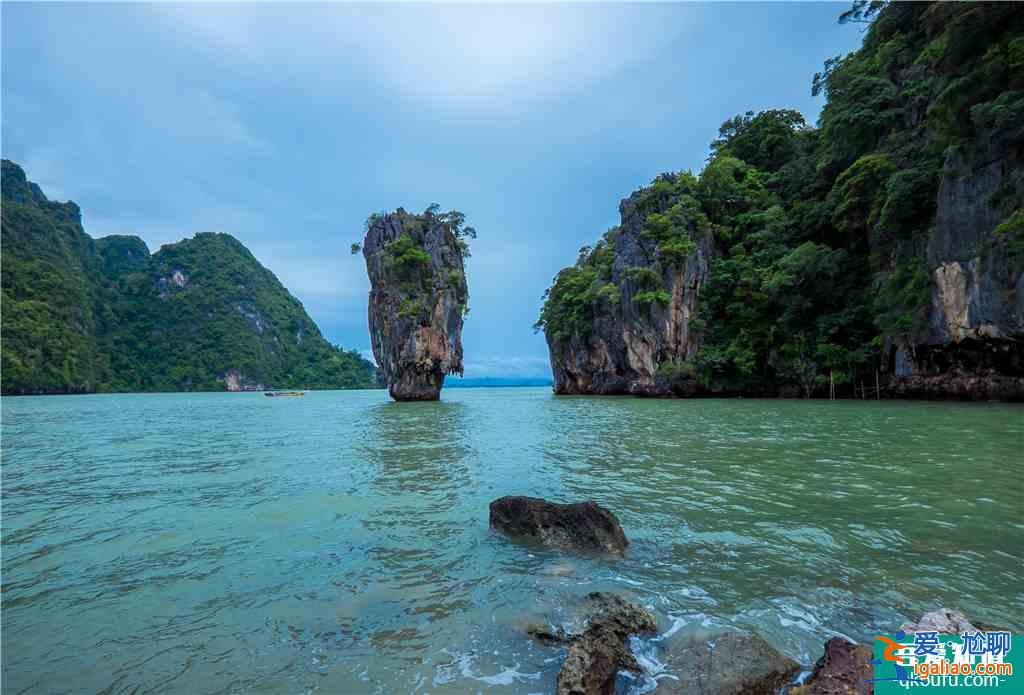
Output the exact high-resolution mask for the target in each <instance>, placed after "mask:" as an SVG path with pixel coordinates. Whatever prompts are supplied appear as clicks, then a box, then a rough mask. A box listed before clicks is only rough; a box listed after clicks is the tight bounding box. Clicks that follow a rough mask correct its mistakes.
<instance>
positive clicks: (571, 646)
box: [490, 496, 976, 695]
mask: <svg viewBox="0 0 1024 695" xmlns="http://www.w3.org/2000/svg"><path fill="white" fill-rule="evenodd" d="M490 525H491V528H493V529H495V530H496V531H499V532H501V533H503V534H505V535H507V536H509V537H511V538H513V539H516V540H519V541H523V542H526V543H531V544H536V545H540V546H542V547H545V548H550V549H554V550H560V551H574V552H581V553H608V554H611V555H612V556H615V555H621V554H622V553H623V552H625V550H626V547H627V546H628V544H629V541H628V539H627V538H626V534H625V532H624V531H623V530H622V526H621V524H620V523H619V520H618V519H617V518H616V517H615V515H614V514H613V513H612V512H611V511H609V510H608V509H605V508H604V507H602V506H601V505H599V504H597V503H596V502H592V501H586V502H577V503H574V504H557V503H554V502H549V501H547V500H544V499H540V498H536V497H515V496H513V497H502V498H500V499H497V500H495V501H493V502H492V503H491V505H490ZM581 614H582V617H583V621H582V622H583V625H584V627H583V628H582V629H581V630H579V631H577V632H568V631H567V630H566V629H565V628H564V627H560V626H557V625H552V624H549V623H531V624H529V625H527V626H526V634H527V635H529V636H530V637H532V638H533V639H535V640H537V641H538V642H539V643H541V644H543V645H545V646H549V647H555V648H561V649H564V650H565V659H564V661H563V662H562V666H561V668H560V670H559V672H558V676H557V679H556V682H555V695H612V694H613V693H614V692H615V691H616V679H617V678H618V675H619V674H620V673H626V674H633V675H634V676H635V677H636V676H639V675H641V674H642V673H643V669H642V667H641V665H640V663H639V662H638V661H637V657H636V655H635V654H634V653H633V651H632V649H631V648H630V638H632V637H633V636H653V635H655V634H656V633H657V631H658V622H657V619H656V618H655V616H654V614H653V613H652V612H651V611H650V610H648V609H647V608H645V607H644V606H641V605H638V604H636V603H633V602H631V601H628V600H626V599H625V598H623V597H621V596H618V595H616V594H611V593H607V592H592V593H590V594H588V595H587V596H586V597H585V598H584V599H583V603H582V606H581ZM900 629H901V630H904V631H906V632H913V631H916V630H936V631H938V632H941V633H949V634H956V633H960V632H963V631H964V630H969V631H971V630H975V629H976V628H975V627H974V625H972V624H971V622H970V621H969V620H968V619H967V618H966V617H965V616H964V615H963V614H962V613H959V612H957V611H951V610H946V609H939V610H936V611H932V612H930V613H926V614H925V615H924V616H923V617H922V618H921V619H920V620H919V621H918V622H916V623H906V624H904V625H903V626H901V628H900ZM658 650H659V654H658V659H659V661H661V663H662V664H664V666H665V669H666V673H665V675H664V676H662V677H659V679H658V681H657V686H656V687H655V689H654V691H653V692H654V693H655V694H656V695H677V694H678V695H682V694H683V693H700V694H701V695H741V694H742V695H774V694H775V693H780V692H785V693H788V694H789V695H871V694H872V693H874V686H873V684H872V683H871V682H870V679H871V677H872V673H873V667H872V664H871V660H872V658H873V655H872V649H871V647H870V646H869V645H865V644H856V643H853V642H850V641H849V640H847V639H844V638H843V637H833V638H831V639H829V640H828V641H826V642H825V645H824V653H823V654H822V656H821V658H820V659H818V661H817V662H816V663H815V665H814V667H813V669H812V670H811V672H810V673H809V674H806V673H805V674H804V675H805V677H803V678H801V679H799V680H798V679H797V675H798V674H799V673H800V665H799V664H798V663H797V662H796V661H794V660H793V659H790V658H789V657H787V656H785V655H783V654H781V653H779V651H778V650H776V649H775V648H774V647H772V646H771V645H770V644H769V643H768V642H766V641H765V640H764V639H762V638H761V637H759V636H758V635H755V634H748V633H742V632H735V631H723V632H719V633H716V634H711V635H702V636H695V635H692V634H687V635H683V634H680V635H674V636H672V637H671V638H665V639H661V640H659V643H658Z"/></svg>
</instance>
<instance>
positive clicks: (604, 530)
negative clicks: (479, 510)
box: [491, 497, 629, 552]
mask: <svg viewBox="0 0 1024 695" xmlns="http://www.w3.org/2000/svg"><path fill="white" fill-rule="evenodd" d="M491 528H493V529H497V530H499V531H501V532H502V533H505V534H507V535H509V536H513V537H520V538H529V539H531V540H535V541H537V542H539V543H541V544H543V545H546V546H548V547H550V548H565V549H571V550H597V551H604V552H622V551H623V550H625V549H626V546H627V545H629V541H628V540H627V539H626V534H625V533H624V532H623V530H622V526H620V525H619V520H618V519H616V518H615V515H614V514H612V513H611V512H610V511H608V510H607V509H605V508H604V507H602V506H600V505H599V504H597V503H596V502H589V501H588V502H577V503H576V504H555V503H553V502H548V501H547V500H543V499H540V498H538V497H502V498H501V499H497V500H494V501H493V502H491Z"/></svg>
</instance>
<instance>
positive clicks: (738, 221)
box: [538, 2, 1024, 399]
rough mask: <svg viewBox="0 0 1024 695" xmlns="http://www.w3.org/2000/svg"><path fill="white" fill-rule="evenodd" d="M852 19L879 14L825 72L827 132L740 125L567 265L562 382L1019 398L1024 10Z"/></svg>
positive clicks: (887, 11) (550, 327)
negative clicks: (832, 387)
mask: <svg viewBox="0 0 1024 695" xmlns="http://www.w3.org/2000/svg"><path fill="white" fill-rule="evenodd" d="M842 19H843V21H851V22H863V23H866V24H869V27H868V29H867V31H866V33H865V38H864V43H863V46H862V48H861V49H860V50H858V51H856V52H854V53H852V54H850V55H848V56H845V57H839V58H834V59H831V60H829V61H827V62H826V64H825V67H824V70H823V71H822V72H821V73H820V74H818V75H815V76H814V79H813V84H812V89H813V90H814V91H815V93H818V92H821V93H823V94H824V95H825V97H826V104H825V107H824V109H823V111H822V113H821V117H820V121H819V122H818V124H817V125H816V127H812V126H810V125H809V124H807V123H806V122H805V120H804V118H803V116H802V115H801V114H800V113H799V112H797V111H791V110H773V111H764V112H761V113H757V114H754V113H746V114H743V115H740V116H736V117H735V118H731V119H729V120H727V121H726V122H725V123H724V124H723V125H722V127H721V129H720V131H719V136H718V138H716V139H715V140H714V141H713V142H712V143H711V156H710V158H709V161H708V163H707V165H706V166H705V168H704V169H703V171H701V172H700V174H698V175H695V174H692V173H690V172H681V173H669V174H663V175H661V176H659V177H657V178H656V179H655V180H654V181H653V182H652V184H651V185H650V186H648V187H646V188H644V189H642V190H640V191H637V192H635V193H634V194H633V195H632V196H630V197H629V198H628V199H626V200H624V201H623V202H622V205H621V206H620V211H621V213H622V224H621V225H620V226H619V227H616V228H614V229H612V230H609V231H608V232H607V233H606V234H605V235H604V237H603V238H602V239H601V240H599V241H598V242H597V243H596V244H595V245H594V246H593V247H588V248H585V249H583V250H582V251H581V254H580V257H579V259H578V261H577V263H576V264H575V265H574V266H571V267H569V268H566V269H564V270H562V271H561V272H560V273H559V274H558V276H557V277H556V278H555V281H554V284H553V286H552V287H551V289H550V290H549V292H548V294H547V295H546V297H545V302H544V306H543V309H542V311H541V315H540V319H539V321H538V328H541V329H543V330H544V331H545V333H546V335H547V339H548V344H549V348H550V350H551V353H552V363H553V365H554V368H555V388H556V390H557V391H560V392H567V393H624V392H633V393H650V394H662V395H667V394H669V393H675V394H678V395H683V394H695V393H701V392H711V393H755V394H765V395H771V394H787V393H790V394H793V395H795V394H796V393H803V394H805V395H810V394H813V393H824V392H825V391H826V389H827V385H828V384H829V383H834V384H838V385H839V389H840V391H841V392H842V393H845V394H846V395H853V394H854V393H855V389H856V388H859V387H860V385H861V384H870V385H871V386H872V387H873V386H874V384H875V379H876V373H877V374H879V375H880V379H881V380H882V381H883V382H884V385H885V387H886V393H888V394H889V395H908V396H954V397H972V398H986V397H994V398H1010V399H1015V398H1024V350H1022V345H1024V273H1022V270H1024V263H1022V260H1024V167H1022V162H1024V154H1022V143H1024V12H1021V11H1020V6H1019V5H1017V4H1016V3H891V4H890V3H883V2H870V3H868V2H858V3H855V4H854V6H853V8H852V9H851V10H850V11H849V12H847V13H845V14H844V16H843V18H842ZM794 79H806V78H805V77H804V76H794Z"/></svg>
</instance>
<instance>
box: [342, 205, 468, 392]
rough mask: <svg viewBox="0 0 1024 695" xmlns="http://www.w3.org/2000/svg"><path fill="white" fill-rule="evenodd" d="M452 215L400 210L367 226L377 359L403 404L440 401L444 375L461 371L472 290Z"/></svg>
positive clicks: (366, 255) (372, 329) (365, 243)
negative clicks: (466, 320) (417, 213)
mask: <svg viewBox="0 0 1024 695" xmlns="http://www.w3.org/2000/svg"><path fill="white" fill-rule="evenodd" d="M448 219H449V218H448V215H437V214H433V213H432V212H430V211H428V212H426V213H424V214H422V215H412V214H409V213H407V212H406V211H405V210H403V209H401V208H399V209H398V210H397V211H396V212H393V213H390V214H386V215H375V216H373V217H371V218H370V220H369V221H368V224H367V231H366V236H365V238H364V240H363V245H362V248H363V257H364V258H365V259H366V270H367V273H368V274H369V276H370V299H369V323H370V340H371V344H372V346H373V354H374V357H375V358H376V360H377V364H378V365H380V369H381V372H382V373H383V375H384V378H385V380H386V381H387V384H388V391H389V393H390V394H391V397H392V398H394V399H395V400H398V401H430V400H437V399H438V397H439V396H440V393H441V387H442V386H443V385H444V378H445V376H446V375H447V374H459V375H461V374H462V320H463V315H464V313H465V312H466V310H467V306H468V304H467V303H468V301H469V290H468V288H467V285H466V274H465V268H464V265H463V256H464V254H465V246H464V243H463V242H462V240H461V239H460V238H459V236H458V235H457V232H458V231H459V230H460V225H459V224H458V223H456V224H455V225H454V230H453V225H452V224H451V223H450V222H449V221H448Z"/></svg>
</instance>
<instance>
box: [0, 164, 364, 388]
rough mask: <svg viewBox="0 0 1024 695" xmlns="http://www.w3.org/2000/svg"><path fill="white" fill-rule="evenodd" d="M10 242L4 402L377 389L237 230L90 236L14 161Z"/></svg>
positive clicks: (360, 362)
mask: <svg viewBox="0 0 1024 695" xmlns="http://www.w3.org/2000/svg"><path fill="white" fill-rule="evenodd" d="M2 235H3V254H4V257H3V317H2V320H3V327H2V328H3V385H2V386H3V393H4V394H30V393H76V392H91V391H178V390H224V389H227V390H241V389H244V388H260V387H262V386H263V385H267V386H275V387H299V388H371V387H373V386H374V385H375V384H374V376H375V375H374V369H373V366H372V365H371V364H370V363H369V362H368V361H366V360H364V359H362V358H361V357H360V356H359V355H358V354H355V353H353V352H346V351H343V350H341V349H339V348H337V347H335V346H333V345H331V344H330V343H328V342H327V341H326V340H325V339H324V338H323V336H322V335H321V334H320V331H319V329H318V328H317V326H316V324H315V323H314V322H313V320H312V319H311V318H310V317H309V316H308V315H307V314H306V312H305V310H304V309H303V308H302V304H301V303H300V302H299V301H298V300H297V299H295V297H293V296H292V295H291V294H289V292H288V290H287V289H285V288H284V287H283V286H282V285H281V283H280V282H278V280H277V278H276V277H274V275H273V273H271V272H270V271H269V270H267V269H266V268H264V267H263V266H262V265H261V264H260V263H259V261H257V260H256V258H255V257H253V255H252V254H251V253H249V251H248V249H246V248H245V246H243V245H242V244H241V243H240V242H239V241H238V240H236V239H234V238H233V237H231V236H228V235H227V234H198V235H196V236H195V237H194V238H192V239H186V240H184V241H181V242H178V243H176V244H169V245H166V246H164V247H162V248H161V249H160V250H158V251H157V252H156V253H154V254H150V252H149V249H148V248H147V247H146V244H145V243H144V242H143V241H142V240H141V239H139V238H137V237H132V236H110V237H105V238H102V239H95V240H94V239H92V238H91V237H90V236H89V235H87V234H86V233H85V231H84V230H83V229H82V224H81V216H80V212H79V209H78V206H77V205H75V204H74V203H57V202H53V201H49V200H47V199H46V196H45V195H43V193H42V191H41V190H40V189H39V187H38V186H36V185H35V184H32V183H30V182H28V181H27V179H26V177H25V173H24V171H22V169H21V168H20V167H19V166H18V165H16V164H14V163H13V162H9V161H6V160H5V161H4V162H3V225H2Z"/></svg>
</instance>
